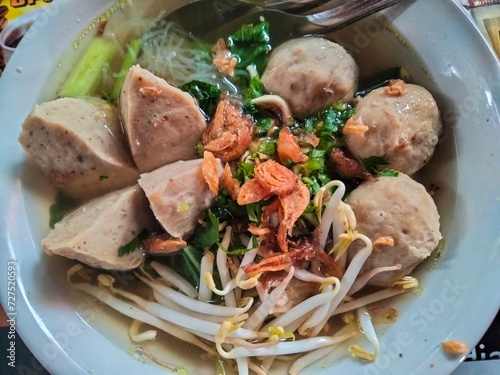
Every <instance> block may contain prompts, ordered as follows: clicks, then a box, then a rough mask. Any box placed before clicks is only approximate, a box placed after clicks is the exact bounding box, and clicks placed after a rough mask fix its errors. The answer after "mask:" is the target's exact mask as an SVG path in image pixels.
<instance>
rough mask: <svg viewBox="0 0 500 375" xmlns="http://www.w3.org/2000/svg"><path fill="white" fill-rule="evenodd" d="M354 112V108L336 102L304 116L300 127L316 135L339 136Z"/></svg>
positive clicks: (331, 137) (329, 137)
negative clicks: (314, 113) (315, 112)
mask: <svg viewBox="0 0 500 375" xmlns="http://www.w3.org/2000/svg"><path fill="white" fill-rule="evenodd" d="M353 114H354V109H353V108H352V107H350V106H349V105H348V104H346V103H337V104H335V105H334V106H332V107H329V108H327V109H325V110H323V111H321V112H319V113H318V114H316V115H314V116H310V117H307V118H305V119H304V120H303V121H302V124H301V128H303V129H304V130H305V131H306V132H308V133H312V132H314V133H315V134H316V135H317V136H318V137H320V138H322V137H327V138H325V140H329V139H330V140H331V139H333V138H335V137H340V136H341V130H342V127H343V126H344V124H345V123H346V121H347V120H348V119H349V117H351V116H352V115H353Z"/></svg>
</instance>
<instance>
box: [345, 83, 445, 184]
mask: <svg viewBox="0 0 500 375" xmlns="http://www.w3.org/2000/svg"><path fill="white" fill-rule="evenodd" d="M398 81H399V80H398ZM399 82H400V83H401V82H402V81H399ZM355 109H356V114H355V115H354V116H353V117H352V118H351V119H352V120H350V121H351V123H353V124H355V125H362V126H363V125H364V126H365V127H366V128H365V129H366V131H365V132H353V133H352V134H349V133H348V132H344V134H345V136H346V142H347V146H348V148H349V150H350V151H351V152H352V153H353V154H354V155H356V156H358V157H359V158H367V157H370V156H380V157H383V158H384V159H385V160H387V161H388V162H389V165H387V168H391V169H396V170H398V171H401V172H403V173H405V174H408V175H412V174H413V173H415V172H416V171H418V170H419V169H420V168H422V167H423V166H424V165H425V163H427V161H428V160H429V159H430V158H431V156H432V154H433V152H434V148H435V147H436V144H437V142H438V137H439V134H440V132H441V118H440V115H439V110H438V107H437V105H436V102H435V100H434V98H433V97H432V95H431V94H430V93H429V92H428V91H427V90H426V89H424V88H423V87H421V86H417V85H413V84H404V83H403V85H402V86H401V85H400V86H399V88H398V89H396V88H394V87H392V89H391V86H389V87H381V88H378V89H376V90H373V91H372V92H370V93H369V94H368V95H366V96H365V97H364V98H363V99H361V100H360V101H359V102H358V104H356V107H355Z"/></svg>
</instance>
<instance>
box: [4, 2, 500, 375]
mask: <svg viewBox="0 0 500 375" xmlns="http://www.w3.org/2000/svg"><path fill="white" fill-rule="evenodd" d="M171 3H175V4H177V3H179V2H171ZM111 4H112V0H105V1H102V0H89V1H85V2H82V1H78V0H59V1H57V0H56V1H54V3H53V4H52V5H51V6H50V7H49V8H48V9H47V10H46V12H45V13H44V14H43V15H42V16H41V17H39V18H38V20H37V22H36V23H35V24H34V26H33V27H32V28H31V29H30V32H29V33H28V35H27V36H26V37H25V38H24V39H23V41H22V42H21V44H20V45H19V48H18V49H17V51H16V52H15V53H14V55H13V56H12V58H11V60H10V62H9V65H8V66H7V69H6V70H5V72H4V75H3V77H2V78H1V79H0V93H1V95H0V135H1V137H0V143H1V147H0V152H1V158H0V171H1V175H2V177H1V179H0V210H1V219H0V273H1V275H2V283H1V285H2V287H1V290H0V296H1V302H2V305H3V306H4V307H6V308H7V312H10V311H9V302H12V301H9V299H8V291H7V287H6V286H5V285H6V283H4V281H5V280H7V276H6V275H7V270H8V262H9V261H14V262H15V277H16V280H15V282H16V284H15V287H16V290H15V292H16V300H15V309H14V310H15V312H16V313H17V316H16V328H17V330H18V333H19V334H20V335H21V336H22V338H23V339H24V340H25V342H26V344H27V345H28V347H29V348H30V349H31V350H32V351H33V353H34V355H35V356H36V357H37V358H38V359H39V361H40V362H41V363H42V364H43V365H44V366H45V367H46V368H47V369H48V370H49V371H50V372H51V373H53V374H55V375H57V374H95V375H97V374H114V373H122V374H136V373H141V374H161V373H163V370H161V369H159V368H158V367H157V366H156V365H152V364H143V363H142V362H140V361H138V360H136V359H134V358H133V356H131V355H129V353H127V350H128V349H129V348H131V347H133V346H132V344H131V343H130V342H129V340H128V337H127V332H126V330H124V329H123V327H125V326H126V325H125V323H124V322H125V321H126V320H125V319H123V318H122V317H120V316H118V315H116V314H110V313H108V312H105V311H103V309H102V307H101V306H100V305H98V304H95V303H94V301H93V300H92V299H91V298H88V297H85V296H82V295H81V294H79V293H75V292H74V291H72V290H71V289H70V288H69V287H68V285H67V284H66V282H65V270H66V268H67V266H68V265H69V264H70V262H69V261H67V260H65V259H62V258H57V257H47V256H46V255H44V254H43V252H42V250H41V248H40V245H39V244H40V239H41V238H42V237H44V236H45V234H46V232H47V230H48V227H47V220H48V213H47V212H48V206H49V204H50V201H51V199H52V194H53V190H52V188H51V187H50V186H49V185H48V184H47V181H46V180H45V178H44V177H43V176H42V175H41V174H40V173H39V172H37V170H36V169H35V168H34V167H33V166H32V165H31V163H30V162H29V161H27V157H26V155H25V153H24V152H23V150H22V149H21V147H20V145H19V144H18V142H17V136H18V134H19V131H20V124H21V123H22V121H23V120H24V118H25V117H26V116H27V115H28V113H29V112H30V111H31V109H32V107H33V105H34V104H35V103H39V102H42V101H44V100H49V99H52V98H53V96H54V92H55V90H56V88H57V87H58V86H59V85H60V83H61V79H62V77H64V75H65V74H66V73H67V71H68V69H69V68H70V67H71V61H74V60H75V58H76V56H77V54H76V53H75V51H74V49H73V47H72V41H73V40H75V38H77V37H78V36H79V35H80V31H81V29H83V28H84V27H85V26H86V25H87V24H88V23H89V22H90V21H92V20H93V19H94V18H95V17H97V16H98V15H99V14H101V13H102V12H103V11H104V10H105V9H107V7H109V6H110V5H111ZM384 14H385V16H386V17H387V19H388V20H389V21H390V22H389V23H383V24H385V27H382V26H381V24H380V23H378V22H376V21H374V19H368V20H365V21H363V22H361V23H359V24H356V25H354V26H352V27H351V28H350V29H349V30H345V31H341V32H338V33H336V34H335V37H336V38H337V39H338V40H339V41H342V42H343V43H344V44H346V45H348V47H349V49H350V50H351V52H352V53H353V55H354V56H355V58H356V59H357V60H358V63H360V65H361V68H362V70H363V71H365V72H368V73H370V71H376V70H378V69H380V68H382V67H384V66H386V67H388V66H393V65H401V66H404V67H406V68H407V69H408V70H409V71H410V73H411V74H412V77H413V79H414V80H415V81H416V82H417V83H419V84H421V85H423V86H425V87H427V88H428V89H429V90H430V91H431V92H432V93H433V94H434V95H435V97H436V98H437V100H438V103H439V105H440V108H441V110H442V114H443V119H444V126H445V136H444V139H443V141H442V143H441V144H440V145H439V148H438V150H437V152H436V155H435V157H434V159H435V160H434V161H433V163H432V164H431V165H430V166H429V167H428V168H426V170H425V179H426V180H427V181H431V182H434V183H436V184H438V185H439V186H440V188H441V190H440V191H439V192H438V193H437V195H436V201H437V204H438V207H439V209H440V211H441V215H442V231H443V233H444V236H445V237H446V239H447V250H446V252H445V254H444V255H443V256H442V257H441V259H439V261H438V262H437V263H436V264H435V265H434V266H433V267H432V270H429V268H431V267H430V264H426V265H424V266H423V267H421V270H420V273H419V277H420V280H421V283H422V286H423V290H422V292H421V293H420V294H418V295H405V296H403V297H402V298H398V299H396V300H395V301H393V303H394V304H395V305H396V306H397V308H398V310H399V313H400V316H399V319H398V321H397V322H396V323H395V324H394V325H393V326H392V327H391V328H390V329H389V330H388V331H387V332H386V333H385V334H384V335H383V336H382V337H381V345H382V354H381V356H380V358H379V359H378V360H377V361H376V362H375V363H371V364H364V363H361V362H359V361H356V360H354V359H352V358H349V357H348V356H347V357H346V358H345V359H341V360H338V361H337V362H336V363H332V361H331V360H325V361H321V362H318V363H317V364H316V365H315V366H313V367H312V368H308V369H307V371H305V373H308V374H327V373H331V372H333V370H334V369H335V371H337V372H338V373H347V374H449V373H450V372H452V370H453V369H454V368H455V367H456V366H457V365H458V364H459V362H460V360H462V359H463V357H461V358H459V357H450V356H448V355H446V354H445V353H444V352H443V350H442V348H441V347H440V343H441V342H442V341H443V340H446V339H455V340H461V341H465V342H466V343H467V344H468V345H469V346H470V347H471V348H472V347H473V345H474V344H475V343H476V342H477V341H478V340H479V339H480V338H481V336H482V334H483V333H484V332H485V330H486V329H487V327H488V325H489V323H490V322H491V320H492V319H493V317H494V316H495V314H496V312H497V311H498V308H499V306H500V294H499V293H498V285H499V284H500V272H498V270H499V269H500V251H499V250H500V230H499V223H500V190H499V188H498V187H499V186H500V177H499V175H500V174H499V173H498V172H499V169H500V156H499V144H500V120H499V113H498V108H497V105H498V103H499V102H500V89H499V87H500V71H499V64H498V60H497V59H496V57H495V56H494V54H493V52H492V51H491V49H490V48H489V47H488V46H487V44H486V42H485V40H484V39H483V38H482V36H481V35H480V33H479V32H478V30H477V29H476V27H475V26H474V25H473V23H472V22H471V20H470V19H469V18H468V17H467V15H466V14H465V13H464V12H463V10H462V9H460V8H459V7H458V6H457V5H456V4H455V3H454V2H453V1H452V0H442V1H435V0H416V1H414V2H410V5H404V6H400V7H396V8H394V9H391V10H390V11H388V12H385V13H384ZM11 305H12V303H11V304H10V306H11ZM160 344H162V345H163V348H159V350H161V353H162V356H163V357H162V358H164V359H169V360H170V361H171V362H175V363H177V364H180V365H185V366H186V367H187V368H188V369H189V370H190V371H191V373H193V374H203V373H210V371H212V369H213V363H212V362H211V361H206V360H203V359H202V358H201V357H200V356H199V353H198V352H195V351H193V350H192V349H190V348H188V347H186V346H182V345H177V344H175V345H168V342H167V344H165V341H164V340H163V341H162V340H160ZM158 346H160V345H158ZM325 366H326V367H325Z"/></svg>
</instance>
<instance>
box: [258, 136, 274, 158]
mask: <svg viewBox="0 0 500 375" xmlns="http://www.w3.org/2000/svg"><path fill="white" fill-rule="evenodd" d="M277 149H278V144H277V142H276V140H275V139H263V140H262V141H260V142H259V144H258V146H257V152H260V153H261V154H266V155H275V154H276V151H277Z"/></svg>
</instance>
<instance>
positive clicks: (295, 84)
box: [262, 37, 358, 118]
mask: <svg viewBox="0 0 500 375" xmlns="http://www.w3.org/2000/svg"><path fill="white" fill-rule="evenodd" d="M262 82H263V84H264V86H265V88H266V90H267V91H268V92H270V93H272V94H275V95H279V96H281V97H282V98H283V99H285V100H286V101H287V102H288V105H289V106H290V109H291V111H292V114H293V115H294V116H295V117H298V118H304V117H307V116H310V115H314V114H316V113H318V112H319V111H321V110H323V109H326V108H328V107H329V106H331V105H332V104H335V103H337V102H339V101H349V100H351V99H352V98H353V95H354V92H355V90H356V87H357V82H358V66H357V65H356V62H355V61H354V59H353V58H352V57H351V55H349V54H348V53H347V52H346V50H345V49H344V48H343V47H342V46H340V45H338V44H336V43H334V42H331V41H329V40H327V39H324V38H320V37H304V38H298V39H292V40H289V41H287V42H285V43H283V44H281V45H280V46H278V47H277V48H276V49H275V50H274V51H273V53H272V54H271V57H270V59H269V63H268V65H267V68H266V70H265V71H264V74H263V75H262Z"/></svg>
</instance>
